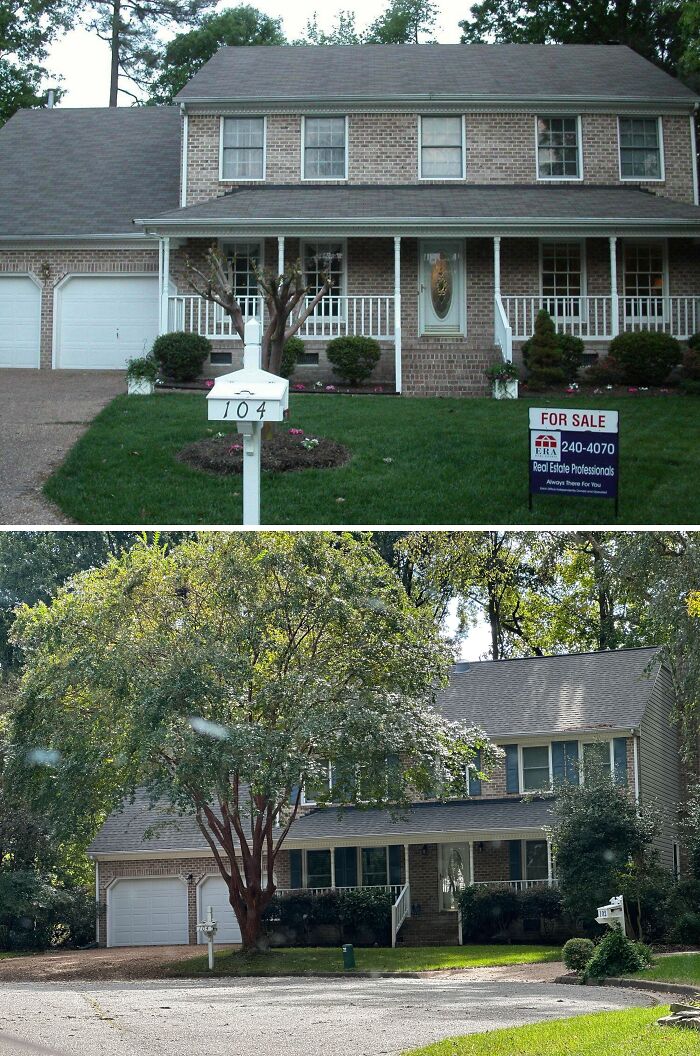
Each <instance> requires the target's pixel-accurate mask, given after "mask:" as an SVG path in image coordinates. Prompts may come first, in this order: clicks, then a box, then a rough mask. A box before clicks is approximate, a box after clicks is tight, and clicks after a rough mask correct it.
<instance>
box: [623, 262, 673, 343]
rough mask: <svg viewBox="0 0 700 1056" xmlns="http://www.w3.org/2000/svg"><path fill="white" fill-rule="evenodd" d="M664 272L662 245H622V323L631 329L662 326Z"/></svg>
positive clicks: (651, 328)
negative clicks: (623, 286) (623, 310)
mask: <svg viewBox="0 0 700 1056" xmlns="http://www.w3.org/2000/svg"><path fill="white" fill-rule="evenodd" d="M664 272H665V267H664V246H663V243H661V242H625V274H624V282H625V321H626V323H627V324H628V325H629V326H631V327H632V328H633V329H647V328H648V329H650V330H653V329H655V328H656V327H657V326H659V325H660V324H662V323H663V321H664V297H665V281H664Z"/></svg>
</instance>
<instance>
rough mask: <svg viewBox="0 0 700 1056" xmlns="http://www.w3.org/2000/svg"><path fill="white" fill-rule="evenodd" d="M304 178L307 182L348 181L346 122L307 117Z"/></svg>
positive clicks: (304, 135) (341, 118) (305, 119)
mask: <svg viewBox="0 0 700 1056" xmlns="http://www.w3.org/2000/svg"><path fill="white" fill-rule="evenodd" d="M303 137H304V141H303V162H302V169H303V171H302V176H303V178H304V179H305V180H345V179H347V142H346V137H347V121H346V119H345V118H344V117H305V118H304V121H303Z"/></svg>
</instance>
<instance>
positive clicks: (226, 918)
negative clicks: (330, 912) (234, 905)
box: [89, 649, 681, 946]
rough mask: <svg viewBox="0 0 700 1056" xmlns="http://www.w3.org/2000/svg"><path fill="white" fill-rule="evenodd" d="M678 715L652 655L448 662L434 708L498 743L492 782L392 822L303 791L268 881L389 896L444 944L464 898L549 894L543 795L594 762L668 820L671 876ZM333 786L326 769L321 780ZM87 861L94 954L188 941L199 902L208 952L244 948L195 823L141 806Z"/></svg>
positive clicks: (108, 829) (419, 929)
mask: <svg viewBox="0 0 700 1056" xmlns="http://www.w3.org/2000/svg"><path fill="white" fill-rule="evenodd" d="M672 705H673V693H672V688H671V681H670V676H669V675H668V672H667V671H666V669H665V668H664V667H663V665H662V664H661V663H660V661H659V657H658V651H657V650H655V649H632V650H620V651H617V652H603V653H587V654H578V655H570V656H553V657H535V658H532V659H523V660H509V661H499V662H495V663H494V662H484V663H462V664H457V665H456V666H455V667H454V668H453V670H452V672H451V676H450V681H449V685H448V687H447V688H446V689H445V690H444V691H443V692H442V693H441V694H440V696H439V699H438V706H439V708H440V710H441V712H442V713H443V714H444V715H445V716H446V717H447V718H449V719H452V720H458V721H463V722H467V723H469V724H478V725H480V726H481V727H482V728H483V729H484V730H485V731H486V733H487V734H488V735H489V736H490V737H491V739H492V740H493V741H495V742H496V743H497V744H499V745H501V746H502V748H503V750H504V757H503V761H502V762H501V763H499V765H498V766H497V768H496V769H495V771H494V772H493V773H492V774H491V775H490V777H489V780H488V781H479V780H476V779H475V776H474V774H473V773H472V774H471V775H465V786H464V798H462V799H458V800H451V801H448V802H435V801H424V802H420V803H415V804H414V805H413V806H412V808H411V809H410V810H409V811H408V812H406V813H405V814H404V815H403V816H400V817H398V818H396V817H393V816H392V815H391V814H390V813H389V812H383V811H378V810H363V809H358V808H352V807H351V808H347V809H346V810H345V811H344V812H342V813H339V812H338V810H337V808H336V807H335V806H330V807H316V806H314V790H312V789H306V790H305V791H304V797H305V800H304V802H305V805H304V808H303V811H302V815H301V816H300V817H299V818H298V819H297V821H295V823H294V824H293V826H292V828H291V830H290V833H289V836H288V837H287V840H286V842H285V849H283V850H282V852H281V853H280V856H279V858H278V863H277V869H276V884H277V886H278V888H280V889H292V890H298V889H306V890H310V891H312V892H316V893H318V892H321V891H325V890H328V889H332V888H340V887H368V886H369V887H376V886H379V887H388V888H389V889H390V890H391V892H392V893H393V895H394V898H395V900H396V902H397V903H401V904H402V905H403V907H404V910H405V911H409V910H410V917H409V918H407V919H405V920H404V921H403V922H402V924H403V926H402V928H401V931H400V938H401V940H402V941H406V942H427V943H430V944H434V943H435V942H440V941H442V942H447V943H454V942H456V941H457V936H458V923H457V915H456V913H455V900H454V894H455V891H456V890H457V889H459V888H460V887H463V886H465V885H467V884H470V883H473V884H479V885H482V884H487V885H493V884H496V885H508V886H512V887H514V888H516V889H523V888H527V887H531V886H536V885H542V884H544V885H549V884H556V863H555V862H554V860H553V856H552V851H551V846H550V841H549V838H548V833H547V827H548V826H549V825H550V824H551V820H552V819H551V807H552V790H556V787H557V784H558V783H559V782H560V781H563V780H568V781H573V782H578V781H580V780H583V781H585V780H586V771H587V767H588V766H589V765H590V764H591V763H592V762H595V763H596V764H597V765H602V766H604V767H605V768H606V769H608V770H609V772H610V775H611V779H612V780H615V781H617V782H619V783H621V784H622V785H624V786H625V787H626V789H627V790H628V794H629V795H630V796H631V797H632V798H633V799H634V800H635V801H645V802H654V803H655V804H656V805H657V806H658V808H659V809H660V810H661V811H662V812H663V834H662V837H661V840H660V846H659V850H660V852H661V857H662V861H663V862H664V864H665V865H666V866H667V867H668V868H669V869H674V870H675V871H676V872H678V871H679V869H680V861H681V858H680V847H679V845H678V842H677V838H676V836H675V826H676V817H677V809H678V803H679V797H680V771H679V757H678V748H677V738H676V732H675V729H674V727H673V725H672V722H671V714H672ZM332 773H333V770H332V767H330V766H329V776H328V780H329V782H332ZM331 787H332V786H331ZM316 795H318V790H316ZM163 822H164V823H165V824H164V826H163V828H162V829H159V825H160V823H163ZM149 829H152V830H153V833H154V835H153V836H152V837H151V838H147V837H146V836H145V835H144V834H145V832H146V830H149ZM89 853H90V854H91V856H92V858H93V859H94V860H95V865H96V873H97V879H96V884H97V889H98V893H99V901H100V942H101V943H102V944H103V945H105V944H106V945H115V946H116V945H143V944H158V943H171V942H172V943H187V942H195V941H196V930H195V926H196V921H197V920H198V919H202V916H203V914H204V912H205V907H207V906H209V905H212V906H213V907H214V909H215V914H216V918H217V920H218V921H219V924H220V928H219V933H218V936H217V941H220V942H236V941H238V939H239V937H240V933H239V930H238V925H237V923H236V921H235V918H234V916H233V913H232V910H231V909H230V906H229V904H228V898H227V891H226V886H225V884H224V882H223V880H222V879H221V877H220V876H219V874H218V871H217V868H216V864H215V862H214V858H213V856H212V854H211V851H210V850H209V847H208V845H207V843H206V841H205V839H204V837H203V836H202V834H201V832H200V831H199V829H198V827H197V825H196V823H195V822H194V819H191V818H181V817H173V816H172V815H168V814H167V812H159V811H158V810H151V809H149V807H148V803H147V801H146V800H145V799H144V798H143V797H140V798H137V799H136V801H135V802H134V803H133V804H129V805H127V806H126V807H125V808H124V810H123V811H122V812H120V813H116V814H113V815H111V816H110V817H109V818H108V819H107V821H106V823H105V825H104V827H103V829H102V830H101V832H100V833H99V834H98V835H97V837H96V839H95V840H94V842H93V844H92V846H91V848H90V851H89Z"/></svg>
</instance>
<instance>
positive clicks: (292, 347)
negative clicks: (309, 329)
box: [280, 337, 304, 378]
mask: <svg viewBox="0 0 700 1056" xmlns="http://www.w3.org/2000/svg"><path fill="white" fill-rule="evenodd" d="M303 351H304V342H303V341H302V339H301V338H300V337H290V338H289V340H288V341H286V342H285V345H284V348H283V349H282V362H281V364H280V374H281V376H282V377H283V378H291V376H292V374H293V373H294V368H295V367H296V365H297V361H298V359H299V356H300V355H301V354H302V353H303Z"/></svg>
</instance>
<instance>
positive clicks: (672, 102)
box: [177, 92, 697, 114]
mask: <svg viewBox="0 0 700 1056" xmlns="http://www.w3.org/2000/svg"><path fill="white" fill-rule="evenodd" d="M177 101H178V102H179V103H180V106H181V107H184V108H187V107H199V106H216V107H221V106H231V107H233V108H235V109H236V110H241V109H243V110H261V109H263V108H265V109H266V110H269V109H271V108H275V109H277V110H283V111H285V112H289V110H290V109H294V108H301V109H306V108H309V107H312V108H313V109H314V110H319V111H321V110H328V109H331V108H335V107H342V108H345V109H347V110H352V109H355V110H357V112H360V113H361V112H362V111H363V110H366V109H367V108H368V107H369V108H378V109H382V110H384V111H390V110H391V109H392V108H396V107H415V106H418V107H439V106H458V107H460V108H462V109H465V108H466V109H467V110H475V109H477V108H478V109H484V108H487V109H491V108H500V107H503V106H510V107H517V108H518V109H519V110H523V109H542V108H543V107H551V106H556V107H572V106H575V107H577V108H578V109H580V110H581V111H582V112H583V113H585V112H587V111H589V110H592V109H599V108H603V109H604V110H605V111H607V112H609V113H613V114H614V113H617V111H618V110H619V109H633V110H638V109H640V108H646V107H649V108H651V109H653V110H654V113H657V114H663V113H677V112H678V111H681V112H682V113H686V114H687V113H688V112H689V111H690V110H692V109H693V108H694V107H695V106H696V105H697V97H696V96H694V95H691V96H690V97H679V98H677V99H664V100H661V99H659V98H656V97H651V98H650V97H646V96H636V97H635V96H621V97H619V98H618V97H614V96H609V95H594V96H590V95H586V96H581V95H536V96H522V95H517V96H514V95H493V94H492V93H485V92H470V93H469V94H466V95H465V94H461V93H459V94H442V93H439V92H423V93H412V94H410V95H389V96H386V95H385V96H376V95H351V96H342V95H336V96H326V95H324V97H323V100H322V102H319V98H318V95H314V96H297V97H295V98H291V97H287V98H284V99H281V98H280V97H279V96H272V97H265V96H261V95H259V94H256V96H255V98H254V99H251V98H250V97H247V98H245V99H241V98H237V97H236V96H235V95H227V96H221V95H218V96H217V95H203V96H199V97H196V96H192V97H188V98H184V99H181V98H178V100H177Z"/></svg>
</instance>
